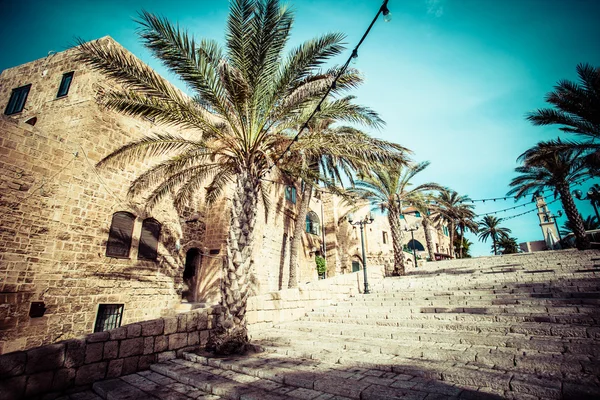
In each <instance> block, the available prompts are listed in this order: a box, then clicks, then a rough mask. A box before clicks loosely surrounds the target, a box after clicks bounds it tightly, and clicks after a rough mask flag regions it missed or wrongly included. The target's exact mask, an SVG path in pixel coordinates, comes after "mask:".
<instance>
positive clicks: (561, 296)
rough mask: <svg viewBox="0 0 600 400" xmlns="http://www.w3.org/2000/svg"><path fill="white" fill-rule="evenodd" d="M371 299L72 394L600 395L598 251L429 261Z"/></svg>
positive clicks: (360, 297)
mask: <svg viewBox="0 0 600 400" xmlns="http://www.w3.org/2000/svg"><path fill="white" fill-rule="evenodd" d="M377 289H378V290H377V292H374V293H371V294H369V295H358V296H355V297H351V298H348V299H346V300H344V301H339V302H338V303H337V304H335V305H332V306H329V307H323V308H316V309H314V310H313V311H312V312H309V313H307V314H306V316H305V317H303V318H302V319H300V320H298V321H293V322H285V323H280V324H277V325H275V326H273V327H272V328H268V329H265V328H261V329H257V330H251V334H252V340H253V342H254V343H255V344H259V345H261V346H262V347H263V349H264V351H263V352H261V353H256V354H252V355H248V356H243V357H242V356H240V357H229V358H212V357H210V356H207V355H203V354H202V353H200V352H198V353H197V354H196V353H183V354H182V358H180V359H175V360H170V361H167V362H163V363H159V364H155V365H152V366H151V370H150V371H144V372H140V373H138V374H133V375H129V376H125V377H122V378H120V379H113V380H108V381H102V382H97V383H95V384H94V386H93V389H94V393H89V392H88V393H85V392H84V393H79V394H78V395H80V396H90V397H89V399H93V398H97V397H95V396H100V397H101V398H104V399H111V400H112V399H115V400H117V399H154V398H159V399H188V398H198V399H217V398H228V399H257V400H258V399H267V400H268V399H286V398H299V399H348V398H349V399H427V400H432V399H561V398H562V399H578V400H579V399H599V398H600V381H599V377H600V252H597V251H586V252H577V251H560V252H544V253H534V254H521V255H511V256H499V257H485V258H477V259H470V260H452V261H443V262H437V263H429V264H426V266H425V267H424V268H419V269H418V270H413V271H410V272H409V275H408V276H405V277H399V278H387V279H385V280H384V281H383V283H382V284H381V285H379V286H378V287H377ZM71 396H74V395H71ZM92 396H94V397H92ZM71 398H73V399H74V397H71ZM85 399H86V398H85V397H82V398H81V399H79V400H85Z"/></svg>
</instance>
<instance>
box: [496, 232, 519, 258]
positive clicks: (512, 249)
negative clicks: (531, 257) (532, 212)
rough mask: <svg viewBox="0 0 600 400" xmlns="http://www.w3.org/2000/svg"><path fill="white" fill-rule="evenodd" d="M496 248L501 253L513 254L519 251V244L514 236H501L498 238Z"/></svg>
mask: <svg viewBox="0 0 600 400" xmlns="http://www.w3.org/2000/svg"><path fill="white" fill-rule="evenodd" d="M498 248H499V250H500V253H502V254H515V253H518V252H519V245H518V244H517V239H515V238H514V237H508V236H506V237H501V238H500V240H498Z"/></svg>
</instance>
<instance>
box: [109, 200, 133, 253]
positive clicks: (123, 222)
mask: <svg viewBox="0 0 600 400" xmlns="http://www.w3.org/2000/svg"><path fill="white" fill-rule="evenodd" d="M134 221H135V215H133V214H131V213H128V212H125V211H119V212H116V213H114V214H113V218H112V223H111V225H110V232H109V233H108V241H107V242H106V256H107V257H116V258H127V257H129V249H130V248H131V234H132V233H133V223H134Z"/></svg>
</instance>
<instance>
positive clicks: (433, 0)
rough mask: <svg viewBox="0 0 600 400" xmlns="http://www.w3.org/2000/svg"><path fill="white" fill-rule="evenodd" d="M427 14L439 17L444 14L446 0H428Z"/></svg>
mask: <svg viewBox="0 0 600 400" xmlns="http://www.w3.org/2000/svg"><path fill="white" fill-rule="evenodd" d="M426 4H427V14H431V15H434V16H435V17H437V18H439V17H441V16H442V15H444V6H445V4H446V0H427V1H426Z"/></svg>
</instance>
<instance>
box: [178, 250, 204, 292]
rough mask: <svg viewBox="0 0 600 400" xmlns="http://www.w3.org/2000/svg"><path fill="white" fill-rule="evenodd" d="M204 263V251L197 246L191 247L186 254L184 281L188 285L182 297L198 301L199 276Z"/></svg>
mask: <svg viewBox="0 0 600 400" xmlns="http://www.w3.org/2000/svg"><path fill="white" fill-rule="evenodd" d="M201 264H202V253H201V252H200V250H199V249H197V248H191V249H189V250H188V251H187V253H186V255H185V269H184V270H183V283H184V285H185V286H186V287H184V290H183V292H182V294H181V297H182V298H183V299H185V300H187V301H189V302H195V301H196V292H197V290H196V289H197V288H196V286H197V278H196V277H197V276H198V272H199V268H200V265H201Z"/></svg>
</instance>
